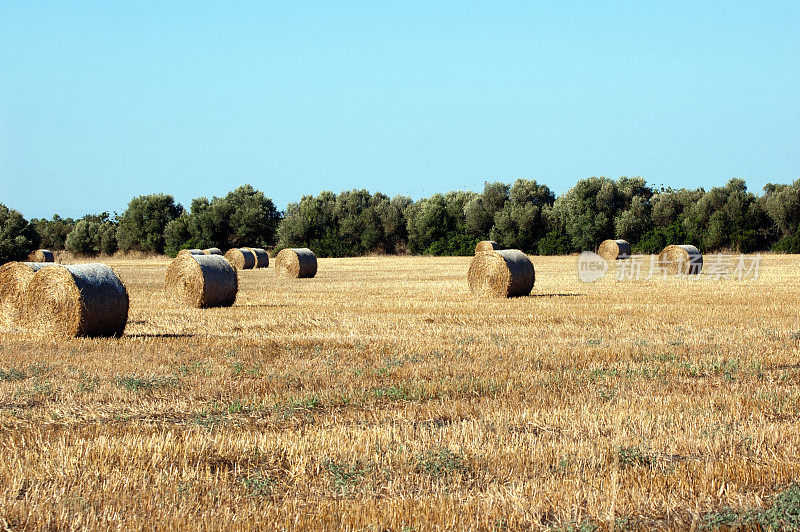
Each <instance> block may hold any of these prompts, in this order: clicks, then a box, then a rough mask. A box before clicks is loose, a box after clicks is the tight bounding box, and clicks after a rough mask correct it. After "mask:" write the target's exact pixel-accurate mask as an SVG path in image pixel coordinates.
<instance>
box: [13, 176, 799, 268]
mask: <svg viewBox="0 0 800 532" xmlns="http://www.w3.org/2000/svg"><path fill="white" fill-rule="evenodd" d="M799 227H800V180H797V181H795V182H794V183H792V184H768V185H766V186H765V187H764V189H763V193H762V194H760V195H755V194H753V193H751V192H748V191H747V186H746V184H745V182H744V181H743V180H741V179H731V180H730V181H729V182H728V183H727V184H725V185H724V186H721V187H715V188H712V189H711V190H708V191H706V190H704V189H702V188H698V189H672V188H659V189H655V188H653V187H651V186H648V185H647V183H646V182H645V180H644V179H642V178H640V177H620V178H618V179H609V178H606V177H590V178H587V179H582V180H580V181H578V183H577V184H576V185H575V186H574V187H572V188H571V189H570V190H569V191H568V192H566V193H565V194H563V195H561V196H558V197H556V195H555V194H554V193H553V191H552V190H551V189H550V188H549V187H548V186H547V185H544V184H540V183H537V182H536V181H535V180H528V179H518V180H516V181H515V182H514V183H513V184H508V183H502V182H491V183H486V184H485V186H484V189H483V191H482V192H480V193H477V192H465V191H453V192H449V193H446V194H434V195H433V196H430V197H428V198H423V199H420V200H418V201H413V200H412V199H411V198H409V197H406V196H395V197H393V198H390V197H389V196H386V195H385V194H382V193H380V192H376V193H374V194H373V193H370V192H368V191H366V190H350V191H345V192H341V193H339V194H334V193H333V192H327V191H325V192H321V193H319V194H318V195H316V196H311V195H309V196H303V197H302V198H301V199H300V201H298V202H295V203H290V204H289V205H288V206H287V208H286V211H285V212H280V211H278V209H277V208H276V207H275V205H274V203H273V201H272V200H271V199H270V198H268V197H267V196H265V195H264V193H263V192H261V191H259V190H256V189H255V188H253V187H252V186H250V185H244V186H241V187H239V188H237V189H236V190H233V191H232V192H229V193H228V194H227V195H225V196H223V197H219V198H218V197H213V198H211V199H208V198H205V197H201V198H197V199H194V200H192V203H191V205H190V206H189V208H188V209H186V208H184V207H183V206H182V205H180V204H178V203H176V202H175V199H174V197H173V196H171V195H169V194H152V195H146V196H138V197H136V198H133V199H132V200H131V201H130V203H129V204H128V207H127V209H126V210H125V211H124V212H123V213H122V214H121V215H116V214H115V215H113V216H112V215H110V214H109V213H107V212H104V213H101V214H98V215H87V216H84V217H83V218H80V219H78V220H73V219H71V218H62V217H60V216H59V215H54V216H53V217H52V218H51V219H44V218H34V219H31V220H26V219H25V218H24V217H23V216H22V215H21V214H20V213H19V212H17V211H15V210H13V209H10V208H8V207H7V206H5V205H3V204H0V262H6V261H9V260H22V259H24V258H25V257H26V256H27V255H28V253H29V252H30V251H31V250H33V249H36V248H40V247H41V248H46V249H51V250H61V249H66V250H69V251H70V252H72V253H74V254H76V255H83V256H93V255H99V254H112V253H115V252H117V251H122V252H144V253H156V254H161V253H166V254H168V255H173V256H174V255H175V254H176V253H177V252H178V251H179V250H180V249H182V248H187V247H188V248H207V247H219V248H221V249H228V248H231V247H237V246H256V247H267V248H269V247H275V248H277V249H280V248H283V247H308V248H311V249H312V250H314V252H315V253H316V254H317V255H318V256H320V257H343V256H357V255H364V254H372V253H387V254H398V253H411V254H425V255H469V254H471V253H473V250H474V247H475V244H476V243H477V242H478V241H480V240H484V239H491V240H496V241H497V242H499V243H500V244H502V245H503V246H506V247H510V248H516V249H521V250H523V251H525V252H527V253H531V254H541V255H555V254H566V253H573V252H579V251H583V250H591V249H595V248H596V246H597V245H598V243H599V242H601V241H602V240H605V239H606V238H623V239H625V240H627V241H629V242H630V243H631V245H632V247H633V249H634V251H635V252H639V253H657V252H658V251H660V250H661V249H662V248H663V247H665V246H666V245H668V244H677V243H691V244H694V245H696V246H698V247H699V248H700V250H701V251H703V252H710V251H719V250H730V251H738V252H743V253H748V252H754V251H764V250H772V251H777V252H789V253H800V231H798V228H799Z"/></svg>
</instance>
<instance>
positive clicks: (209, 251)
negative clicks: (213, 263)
mask: <svg viewBox="0 0 800 532" xmlns="http://www.w3.org/2000/svg"><path fill="white" fill-rule="evenodd" d="M203 255H222V250H221V249H219V248H208V249H204V250H203Z"/></svg>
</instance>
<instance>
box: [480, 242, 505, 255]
mask: <svg viewBox="0 0 800 532" xmlns="http://www.w3.org/2000/svg"><path fill="white" fill-rule="evenodd" d="M501 249H503V247H502V246H501V245H500V244H498V243H497V242H495V241H494V240H482V241H480V242H478V245H477V246H475V253H480V252H481V251H498V250H501Z"/></svg>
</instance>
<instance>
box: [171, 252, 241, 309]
mask: <svg viewBox="0 0 800 532" xmlns="http://www.w3.org/2000/svg"><path fill="white" fill-rule="evenodd" d="M164 287H165V288H166V291H167V295H168V296H169V297H170V298H171V299H173V300H174V301H177V302H179V303H180V304H183V305H188V306H190V307H195V308H207V307H229V306H231V305H233V303H234V301H236V293H237V292H238V290H239V281H238V277H237V274H236V270H235V269H234V267H233V266H232V265H231V263H230V262H229V261H228V260H227V259H226V258H225V257H222V256H220V255H183V256H180V257H176V258H175V260H173V261H172V264H170V265H169V268H167V277H166V279H165V281H164Z"/></svg>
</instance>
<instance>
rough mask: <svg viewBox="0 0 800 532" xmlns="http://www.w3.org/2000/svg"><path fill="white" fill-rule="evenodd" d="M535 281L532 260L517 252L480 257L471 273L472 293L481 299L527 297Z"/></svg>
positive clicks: (475, 259)
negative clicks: (489, 297) (486, 297)
mask: <svg viewBox="0 0 800 532" xmlns="http://www.w3.org/2000/svg"><path fill="white" fill-rule="evenodd" d="M535 281H536V272H535V271H534V269H533V263H532V262H531V259H529V258H528V256H527V255H526V254H524V253H523V252H521V251H519V250H517V249H501V250H498V251H484V252H482V253H477V254H476V255H475V256H474V257H473V258H472V263H471V264H470V265H469V271H468V272H467V282H468V283H469V289H470V291H472V293H474V294H476V295H479V296H495V297H516V296H527V295H528V294H530V293H531V290H532V289H533V283H534V282H535Z"/></svg>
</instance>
